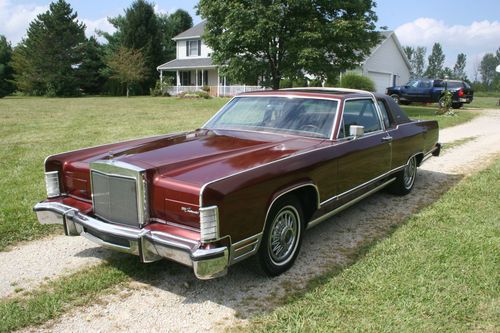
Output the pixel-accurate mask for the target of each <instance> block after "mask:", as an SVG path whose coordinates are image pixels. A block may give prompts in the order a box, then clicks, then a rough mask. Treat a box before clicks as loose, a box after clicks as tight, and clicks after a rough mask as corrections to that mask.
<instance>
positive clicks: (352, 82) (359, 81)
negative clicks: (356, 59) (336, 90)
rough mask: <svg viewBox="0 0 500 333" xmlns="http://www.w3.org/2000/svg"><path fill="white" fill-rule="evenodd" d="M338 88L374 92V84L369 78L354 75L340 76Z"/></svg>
mask: <svg viewBox="0 0 500 333" xmlns="http://www.w3.org/2000/svg"><path fill="white" fill-rule="evenodd" d="M340 86H341V87H342V88H351V89H361V90H367V91H375V83H374V82H373V81H372V80H371V79H370V78H368V77H366V76H361V75H358V74H354V73H349V74H344V75H342V79H341V80H340Z"/></svg>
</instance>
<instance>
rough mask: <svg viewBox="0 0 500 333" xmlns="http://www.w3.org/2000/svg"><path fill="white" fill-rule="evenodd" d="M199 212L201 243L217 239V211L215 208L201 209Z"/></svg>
mask: <svg viewBox="0 0 500 333" xmlns="http://www.w3.org/2000/svg"><path fill="white" fill-rule="evenodd" d="M199 212H200V233H201V241H202V242H208V241H213V240H216V239H218V238H219V209H218V208H217V206H210V207H203V208H200V209H199Z"/></svg>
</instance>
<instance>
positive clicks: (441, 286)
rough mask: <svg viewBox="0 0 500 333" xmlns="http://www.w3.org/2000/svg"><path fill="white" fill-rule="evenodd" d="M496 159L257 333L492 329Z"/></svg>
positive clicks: (498, 224)
mask: <svg viewBox="0 0 500 333" xmlns="http://www.w3.org/2000/svg"><path fill="white" fill-rule="evenodd" d="M498 179H500V160H497V162H496V163H495V164H494V165H493V166H492V167H490V168H489V169H487V170H486V171H483V172H481V173H480V174H478V175H475V176H473V177H471V178H468V179H465V180H464V181H462V182H461V183H459V184H458V185H457V186H456V187H454V188H453V189H452V190H451V191H449V192H447V193H446V194H445V195H444V196H442V197H441V198H440V199H439V201H437V202H436V203H435V204H434V205H432V206H430V207H428V208H426V209H424V210H422V211H421V212H420V213H418V214H416V215H414V216H413V217H412V218H410V220H409V221H407V223H406V224H405V225H404V226H402V227H401V228H399V229H398V230H397V231H396V232H395V233H394V234H392V235H391V237H390V238H387V239H385V240H383V241H381V242H379V243H378V244H374V245H373V246H372V247H371V248H369V249H367V250H366V253H364V254H360V257H359V260H358V261H357V262H356V263H355V264H354V265H352V266H350V267H346V268H345V269H343V270H342V271H340V272H338V273H332V274H330V276H325V277H323V278H322V279H320V280H317V281H315V283H313V285H312V286H311V289H309V290H310V291H309V292H307V293H306V294H304V295H297V296H296V297H295V299H293V300H291V301H290V302H289V303H287V304H286V305H284V306H282V307H281V308H278V309H277V310H275V311H274V312H273V313H271V314H268V315H266V316H263V317H259V318H257V319H255V320H254V321H253V323H252V325H251V326H250V328H249V330H251V331H257V332H476V331H477V332H498V331H499V329H500V283H499V281H500V270H499V267H500V255H499V254H500V233H499V230H500V220H499V219H498V212H499V211H500V201H499V200H498V197H499V195H500V182H499V181H498Z"/></svg>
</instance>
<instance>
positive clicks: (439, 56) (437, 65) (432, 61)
mask: <svg viewBox="0 0 500 333" xmlns="http://www.w3.org/2000/svg"><path fill="white" fill-rule="evenodd" d="M443 65H444V53H443V49H442V47H441V44H439V43H434V45H433V46H432V52H431V55H430V56H429V65H428V66H427V70H426V71H425V75H426V76H427V77H429V78H431V79H434V78H436V79H437V78H439V77H440V76H441V75H442V72H443Z"/></svg>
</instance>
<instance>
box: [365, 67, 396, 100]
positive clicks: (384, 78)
mask: <svg viewBox="0 0 500 333" xmlns="http://www.w3.org/2000/svg"><path fill="white" fill-rule="evenodd" d="M368 77H369V78H370V79H372V80H373V82H375V91H376V92H378V93H382V94H383V93H385V89H386V88H387V87H392V75H391V74H386V73H379V72H371V71H368Z"/></svg>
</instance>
